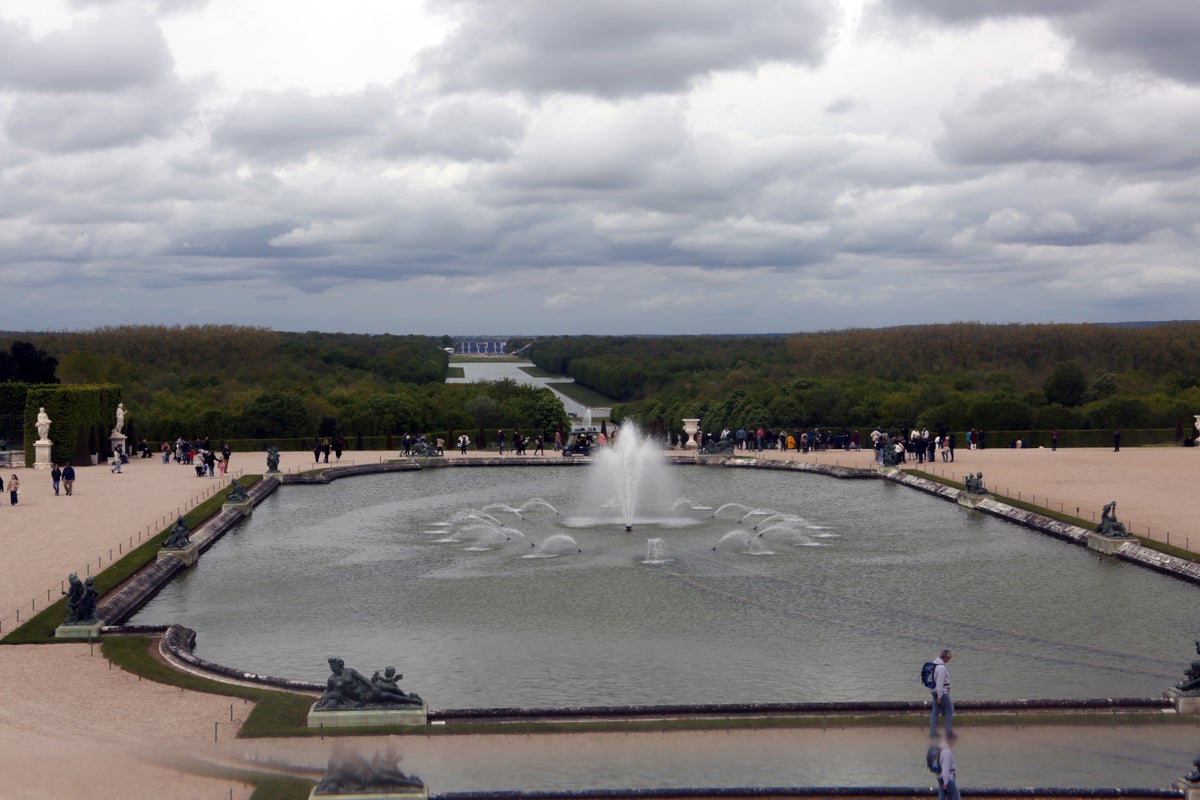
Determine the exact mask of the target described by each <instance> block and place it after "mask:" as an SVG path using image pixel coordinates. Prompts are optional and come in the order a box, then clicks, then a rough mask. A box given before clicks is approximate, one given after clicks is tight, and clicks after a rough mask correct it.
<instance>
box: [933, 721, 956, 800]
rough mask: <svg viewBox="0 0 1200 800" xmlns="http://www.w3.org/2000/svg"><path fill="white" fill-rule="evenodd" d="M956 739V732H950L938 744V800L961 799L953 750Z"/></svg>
mask: <svg viewBox="0 0 1200 800" xmlns="http://www.w3.org/2000/svg"><path fill="white" fill-rule="evenodd" d="M956 739H957V737H956V736H955V735H954V734H950V735H948V736H946V737H944V738H943V739H942V741H941V742H940V743H939V745H938V773H937V782H938V800H959V796H958V770H957V765H956V764H955V763H954V750H953V747H954V742H955V740H956Z"/></svg>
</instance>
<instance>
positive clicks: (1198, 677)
mask: <svg viewBox="0 0 1200 800" xmlns="http://www.w3.org/2000/svg"><path fill="white" fill-rule="evenodd" d="M1196 655H1198V656H1200V641H1197V642H1196ZM1184 675H1186V676H1187V677H1186V678H1184V679H1183V680H1181V681H1180V682H1179V683H1177V684H1175V688H1176V689H1178V690H1179V691H1181V692H1200V660H1198V661H1193V662H1192V665H1191V666H1190V667H1188V668H1187V669H1186V670H1185V671H1184Z"/></svg>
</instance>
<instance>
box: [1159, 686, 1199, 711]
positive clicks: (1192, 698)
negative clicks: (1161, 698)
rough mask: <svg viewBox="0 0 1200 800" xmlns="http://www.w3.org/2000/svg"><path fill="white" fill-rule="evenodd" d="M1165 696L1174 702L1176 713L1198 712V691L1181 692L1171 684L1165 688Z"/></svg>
mask: <svg viewBox="0 0 1200 800" xmlns="http://www.w3.org/2000/svg"><path fill="white" fill-rule="evenodd" d="M1167 697H1169V698H1171V700H1172V702H1174V703H1175V710H1176V711H1177V712H1178V713H1180V714H1200V692H1183V691H1180V690H1179V689H1177V688H1175V687H1174V686H1172V687H1171V688H1170V689H1167Z"/></svg>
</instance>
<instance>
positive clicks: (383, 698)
mask: <svg viewBox="0 0 1200 800" xmlns="http://www.w3.org/2000/svg"><path fill="white" fill-rule="evenodd" d="M329 669H330V672H331V674H330V676H329V678H328V679H327V680H326V681H325V692H324V693H323V694H322V695H321V699H319V700H317V702H316V705H314V706H313V709H314V710H315V711H345V710H348V709H358V708H413V707H420V706H422V705H423V704H424V701H423V700H421V698H420V697H418V696H417V695H415V694H410V693H405V692H402V691H400V687H399V686H397V685H396V681H397V680H398V679H399V677H400V676H397V675H396V670H395V668H394V667H388V669H387V670H386V671H385V674H384V675H380V674H379V673H378V672H376V673H375V677H374V678H373V679H372V680H367V679H366V678H365V677H363V675H362V673H361V672H359V671H358V670H356V669H354V668H353V667H347V666H346V662H345V661H343V660H342V659H340V658H331V659H329ZM376 680H378V681H379V683H378V684H377V683H376Z"/></svg>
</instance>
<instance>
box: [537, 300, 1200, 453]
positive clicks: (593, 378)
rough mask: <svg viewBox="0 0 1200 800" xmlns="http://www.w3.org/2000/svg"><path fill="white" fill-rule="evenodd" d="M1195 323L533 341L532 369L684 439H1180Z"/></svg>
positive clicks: (1193, 390) (1190, 393)
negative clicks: (938, 435) (916, 435)
mask: <svg viewBox="0 0 1200 800" xmlns="http://www.w3.org/2000/svg"><path fill="white" fill-rule="evenodd" d="M1197 348H1200V323H1193V322H1184V323H1164V324H1156V325H1146V326H1131V327H1125V326H1115V325H1099V324H1081V325H1065V324H1046V325H1017V324H1011V325H985V324H981V323H951V324H943V325H923V326H911V327H899V328H886V329H850V330H844V331H825V332H819V333H800V334H787V335H783V334H780V335H764V336H663V337H620V336H612V337H599V336H560V337H550V338H542V339H538V340H537V341H536V342H535V343H534V344H533V346H532V347H531V348H530V355H531V357H532V360H533V362H534V363H535V364H537V365H538V366H540V367H542V368H543V369H546V370H549V371H552V372H560V373H564V374H567V375H570V376H571V377H572V378H574V379H575V380H576V381H578V382H579V383H581V384H583V385H585V386H588V387H589V388H591V389H594V390H596V391H598V392H601V393H604V394H607V395H609V396H611V397H613V398H615V399H616V400H617V401H618V404H617V405H616V406H615V407H614V409H613V415H614V417H617V418H618V419H620V418H626V417H628V418H631V419H635V420H638V421H639V422H641V423H642V424H643V425H645V426H648V427H651V428H656V429H662V430H677V429H678V428H679V426H680V423H679V420H680V419H682V418H684V417H699V418H701V419H702V420H703V423H702V424H703V425H704V427H705V428H706V429H719V428H722V427H726V426H729V427H731V428H734V429H736V428H738V427H742V426H745V425H753V426H754V427H759V426H767V427H773V428H788V429H791V428H810V427H824V428H842V427H846V428H874V427H877V426H883V427H888V428H905V427H908V426H913V425H920V426H921V427H928V428H930V429H931V430H936V429H948V430H966V429H969V428H972V427H980V428H986V429H991V430H1005V431H1020V430H1033V429H1036V430H1050V429H1052V428H1060V429H1064V430H1080V429H1082V430H1087V429H1112V428H1178V427H1180V426H1182V427H1183V428H1184V432H1185V435H1186V432H1188V431H1190V427H1191V419H1192V415H1194V414H1196V413H1200V365H1198V364H1197V359H1196V357H1195V354H1196V353H1197V352H1200V350H1198V349H1197Z"/></svg>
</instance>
